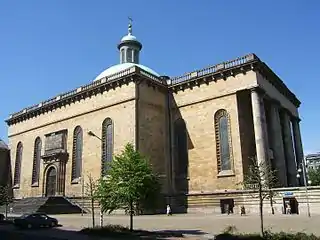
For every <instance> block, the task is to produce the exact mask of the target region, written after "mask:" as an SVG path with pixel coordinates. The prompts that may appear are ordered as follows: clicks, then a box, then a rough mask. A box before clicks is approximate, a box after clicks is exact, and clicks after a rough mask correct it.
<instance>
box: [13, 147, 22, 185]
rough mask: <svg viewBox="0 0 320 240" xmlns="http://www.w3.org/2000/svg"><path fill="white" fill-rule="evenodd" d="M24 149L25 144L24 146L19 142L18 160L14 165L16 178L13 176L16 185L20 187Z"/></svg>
mask: <svg viewBox="0 0 320 240" xmlns="http://www.w3.org/2000/svg"><path fill="white" fill-rule="evenodd" d="M22 151H23V146H22V143H21V142H19V143H18V145H17V150H16V162H15V166H14V178H13V185H14V187H19V185H20V177H21V161H22Z"/></svg>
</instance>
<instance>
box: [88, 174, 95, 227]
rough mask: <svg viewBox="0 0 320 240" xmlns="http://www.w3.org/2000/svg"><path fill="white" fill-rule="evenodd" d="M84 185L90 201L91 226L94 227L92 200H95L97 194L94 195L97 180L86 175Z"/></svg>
mask: <svg viewBox="0 0 320 240" xmlns="http://www.w3.org/2000/svg"><path fill="white" fill-rule="evenodd" d="M85 187H86V196H87V197H88V198H89V199H90V202H91V215H92V227H95V217H94V210H95V207H94V201H95V200H97V196H96V190H97V181H96V180H94V178H93V177H92V175H91V174H89V175H88V182H87V183H86V185H85Z"/></svg>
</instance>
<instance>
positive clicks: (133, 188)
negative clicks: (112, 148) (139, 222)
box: [97, 143, 160, 231]
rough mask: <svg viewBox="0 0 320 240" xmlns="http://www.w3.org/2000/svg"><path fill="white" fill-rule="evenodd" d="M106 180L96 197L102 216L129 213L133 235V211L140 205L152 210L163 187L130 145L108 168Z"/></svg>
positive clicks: (145, 161)
mask: <svg viewBox="0 0 320 240" xmlns="http://www.w3.org/2000/svg"><path fill="white" fill-rule="evenodd" d="M106 174H107V176H106V177H105V178H102V179H100V181H99V184H98V187H97V196H98V200H99V202H100V205H101V207H102V211H103V212H107V213H111V212H112V211H113V210H116V209H125V210H127V211H128V210H129V213H130V231H132V230H133V215H134V208H135V207H136V206H138V205H140V204H142V205H143V206H144V207H150V208H151V207H153V206H152V204H151V203H155V202H156V199H157V196H158V194H159V192H160V184H159V181H158V179H157V177H156V175H155V174H154V173H153V171H152V168H151V165H150V164H149V162H148V161H147V159H146V158H145V157H144V156H142V155H141V154H140V153H139V152H137V151H135V150H134V147H133V145H132V144H130V143H128V144H127V145H126V146H125V149H124V150H123V151H122V152H121V153H120V154H119V155H117V156H115V157H114V159H113V161H112V162H111V163H110V164H109V165H108V171H107V172H106Z"/></svg>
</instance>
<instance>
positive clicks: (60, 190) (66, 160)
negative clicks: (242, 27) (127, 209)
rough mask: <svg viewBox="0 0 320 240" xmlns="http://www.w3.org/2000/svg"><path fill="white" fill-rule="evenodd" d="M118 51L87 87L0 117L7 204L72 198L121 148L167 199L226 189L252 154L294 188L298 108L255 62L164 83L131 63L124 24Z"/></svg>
mask: <svg viewBox="0 0 320 240" xmlns="http://www.w3.org/2000/svg"><path fill="white" fill-rule="evenodd" d="M118 49H119V55H120V63H119V64H117V65H114V66H112V67H110V68H107V69H106V70H105V71H103V72H102V73H101V74H100V75H99V76H97V77H96V78H95V79H94V81H92V82H89V83H88V84H87V85H84V86H80V87H78V88H75V89H73V90H71V91H69V92H66V93H61V94H58V95H57V96H55V97H53V98H50V99H48V100H45V101H43V102H40V103H38V104H36V105H34V106H31V107H26V108H25V109H22V110H21V111H20V112H17V113H14V114H12V115H11V116H10V117H9V118H8V119H7V121H6V122H7V124H8V126H9V130H8V137H9V146H10V149H11V159H12V164H11V165H12V170H13V187H14V194H15V197H16V198H24V197H38V196H66V197H74V196H80V195H81V189H82V184H83V182H86V181H87V176H88V174H91V175H92V176H93V177H94V178H96V179H97V178H99V177H100V176H102V175H104V174H105V172H104V166H105V163H106V162H108V161H112V157H113V155H114V154H118V153H120V151H121V150H123V148H124V145H125V144H126V143H127V142H131V143H133V144H134V146H135V148H136V149H137V150H139V151H140V152H141V153H143V154H144V155H146V156H147V157H148V158H149V159H150V162H151V163H152V166H153V169H154V171H156V172H157V173H158V174H159V176H160V178H161V182H162V186H163V189H162V190H163V193H164V194H166V195H168V196H175V195H185V196H186V195H188V196H196V195H199V194H204V193H215V192H220V193H221V192H226V191H233V190H234V191H236V190H237V189H239V186H238V183H239V182H241V181H242V180H243V177H244V174H246V172H247V170H248V166H249V158H250V157H253V156H256V157H257V160H258V161H259V162H267V163H270V164H271V166H272V167H273V168H274V169H277V170H278V178H279V182H280V183H279V184H280V186H281V187H288V186H298V185H299V182H298V180H297V178H296V169H297V165H299V164H301V161H302V159H303V149H302V143H301V136H300V129H299V121H300V118H299V113H298V108H299V105H300V101H299V100H298V99H297V97H296V96H295V95H294V94H293V93H292V92H291V91H290V90H289V89H288V88H287V87H286V85H285V84H284V82H283V81H282V80H281V79H280V78H279V77H278V76H277V75H276V74H275V73H274V72H273V71H272V70H271V69H270V68H269V67H268V66H267V65H266V64H265V63H264V62H263V61H261V60H260V59H259V58H258V57H257V56H256V55H255V54H248V55H245V56H243V57H240V58H236V59H234V60H231V61H226V62H223V63H220V64H217V65H213V66H211V67H208V68H204V69H200V70H197V71H192V72H190V73H187V74H184V75H181V76H178V77H167V76H161V75H160V74H158V73H157V72H155V71H154V70H152V69H150V68H148V67H146V66H144V65H142V64H140V63H139V62H140V59H139V53H140V51H141V49H142V44H141V43H140V42H139V41H138V40H137V38H136V37H135V36H133V35H132V28H131V25H129V30H128V34H127V35H126V36H124V37H123V38H122V39H121V42H120V43H119V44H118ZM88 133H89V134H88Z"/></svg>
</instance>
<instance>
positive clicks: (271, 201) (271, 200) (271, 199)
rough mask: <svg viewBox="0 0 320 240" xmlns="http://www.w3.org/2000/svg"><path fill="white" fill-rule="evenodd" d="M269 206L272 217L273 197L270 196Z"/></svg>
mask: <svg viewBox="0 0 320 240" xmlns="http://www.w3.org/2000/svg"><path fill="white" fill-rule="evenodd" d="M270 205H271V213H272V215H274V208H273V197H271V196H270Z"/></svg>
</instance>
